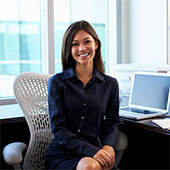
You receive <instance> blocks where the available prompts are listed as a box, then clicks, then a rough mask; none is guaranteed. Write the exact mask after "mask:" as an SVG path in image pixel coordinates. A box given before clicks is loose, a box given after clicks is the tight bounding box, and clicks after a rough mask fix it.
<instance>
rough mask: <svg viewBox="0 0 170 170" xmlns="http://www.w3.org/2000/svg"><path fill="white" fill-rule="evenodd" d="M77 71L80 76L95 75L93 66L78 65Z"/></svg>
mask: <svg viewBox="0 0 170 170" xmlns="http://www.w3.org/2000/svg"><path fill="white" fill-rule="evenodd" d="M75 73H76V75H77V76H78V77H80V78H83V77H84V78H88V77H90V78H91V77H92V76H93V66H90V67H89V66H77V65H76V67H75Z"/></svg>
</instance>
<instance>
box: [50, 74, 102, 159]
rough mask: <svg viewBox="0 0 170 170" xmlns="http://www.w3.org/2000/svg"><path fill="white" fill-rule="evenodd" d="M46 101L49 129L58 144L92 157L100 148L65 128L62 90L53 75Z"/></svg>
mask: <svg viewBox="0 0 170 170" xmlns="http://www.w3.org/2000/svg"><path fill="white" fill-rule="evenodd" d="M59 81H60V80H59ZM48 103H49V117H50V124H51V131H52V133H53V134H54V135H55V137H56V138H57V140H58V142H59V144H60V145H64V146H65V147H66V148H68V149H69V150H73V151H74V152H76V153H78V154H84V155H85V156H89V157H93V155H95V154H96V152H98V151H99V150H100V148H98V147H95V146H93V145H91V144H90V143H88V142H87V141H85V140H84V139H82V138H80V137H78V136H76V134H75V133H72V132H71V131H70V130H69V129H68V128H67V126H66V125H67V122H66V117H65V113H64V110H65V109H64V90H63V88H62V87H60V86H59V85H58V84H57V81H56V80H55V79H54V78H53V77H52V78H50V79H49V82H48Z"/></svg>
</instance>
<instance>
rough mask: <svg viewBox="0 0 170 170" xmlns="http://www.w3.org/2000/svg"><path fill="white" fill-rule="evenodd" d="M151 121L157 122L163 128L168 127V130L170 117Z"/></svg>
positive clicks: (169, 128)
mask: <svg viewBox="0 0 170 170" xmlns="http://www.w3.org/2000/svg"><path fill="white" fill-rule="evenodd" d="M152 122H153V123H155V124H157V125H158V126H160V127H161V128H163V129H168V130H170V118H168V119H155V120H152Z"/></svg>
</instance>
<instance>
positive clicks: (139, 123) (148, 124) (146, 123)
mask: <svg viewBox="0 0 170 170" xmlns="http://www.w3.org/2000/svg"><path fill="white" fill-rule="evenodd" d="M158 118H159V119H160V118H162V119H166V118H170V113H169V114H167V115H166V116H163V117H156V118H150V119H144V120H132V119H127V118H122V117H120V123H121V124H126V125H129V126H133V127H137V128H142V129H146V130H149V131H153V132H157V133H161V134H164V135H169V136H170V131H168V130H165V129H162V128H160V127H159V126H158V125H156V124H154V123H153V122H152V120H153V119H158Z"/></svg>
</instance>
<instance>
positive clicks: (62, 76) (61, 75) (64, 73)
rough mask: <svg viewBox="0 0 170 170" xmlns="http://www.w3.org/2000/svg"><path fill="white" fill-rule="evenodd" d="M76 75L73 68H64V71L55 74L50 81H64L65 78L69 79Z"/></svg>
mask: <svg viewBox="0 0 170 170" xmlns="http://www.w3.org/2000/svg"><path fill="white" fill-rule="evenodd" d="M73 76H74V71H73V69H72V68H69V69H67V70H64V71H62V72H59V73H56V74H54V75H53V76H52V77H51V78H50V79H49V81H57V82H61V81H62V82H63V80H64V79H68V78H71V77H73Z"/></svg>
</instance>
